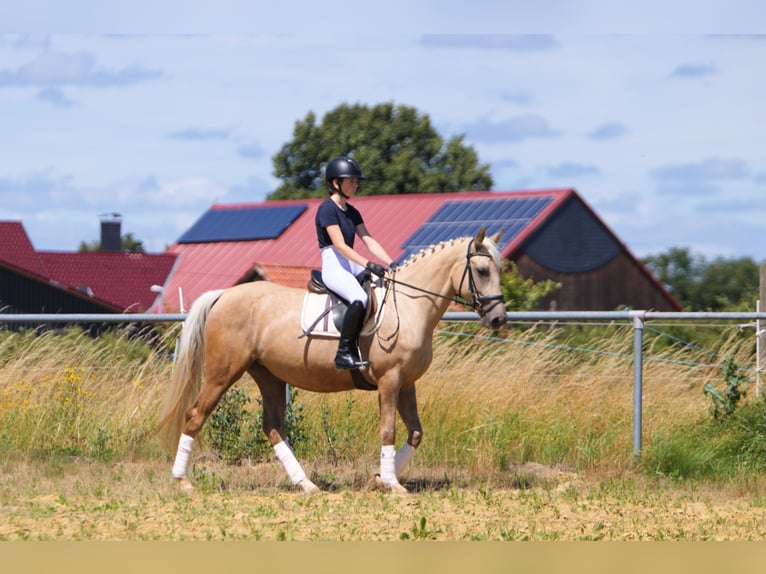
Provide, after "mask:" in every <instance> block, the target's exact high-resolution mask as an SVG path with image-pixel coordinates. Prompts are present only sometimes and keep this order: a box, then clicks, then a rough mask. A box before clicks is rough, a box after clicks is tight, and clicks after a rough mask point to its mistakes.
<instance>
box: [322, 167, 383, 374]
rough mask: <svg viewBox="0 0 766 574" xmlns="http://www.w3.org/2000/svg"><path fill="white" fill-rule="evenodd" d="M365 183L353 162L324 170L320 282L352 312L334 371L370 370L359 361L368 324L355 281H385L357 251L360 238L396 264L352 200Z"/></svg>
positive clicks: (345, 321)
mask: <svg viewBox="0 0 766 574" xmlns="http://www.w3.org/2000/svg"><path fill="white" fill-rule="evenodd" d="M363 179H364V176H363V175H362V168H361V167H359V164H358V163H357V162H356V161H355V160H353V159H351V158H350V157H344V156H341V157H336V158H334V159H332V160H330V162H329V163H328V164H327V167H326V168H325V180H326V181H327V183H328V184H329V185H330V189H329V190H328V194H329V196H328V197H327V199H325V200H324V201H323V202H322V203H321V204H320V205H319V208H318V209H317V214H316V230H317V239H318V240H319V249H320V250H321V252H322V280H323V281H324V284H325V285H326V286H327V288H328V289H330V290H331V291H334V292H335V293H337V294H338V295H340V296H341V297H343V298H344V299H345V300H346V301H347V302H348V309H347V310H346V314H345V316H344V318H343V325H342V326H341V330H340V342H339V343H338V352H337V354H336V355H335V368H336V369H358V368H360V367H364V366H366V365H368V364H369V363H368V362H365V361H362V359H361V357H360V356H359V332H360V331H361V329H362V324H363V322H364V315H365V309H366V307H367V293H366V292H365V290H364V289H363V288H362V286H361V285H360V283H359V280H358V279H357V275H359V274H360V273H361V272H363V271H364V270H365V269H367V270H369V271H371V272H372V273H374V274H375V275H377V276H379V277H382V276H383V275H384V274H385V273H386V269H385V267H383V266H382V265H380V264H378V263H375V262H373V261H368V260H367V258H365V257H363V256H362V255H361V254H360V253H359V252H357V251H356V250H354V237H355V236H356V235H358V236H359V238H360V239H361V240H362V241H363V242H364V244H365V245H366V246H367V249H369V251H370V253H372V254H373V255H374V256H375V257H377V258H378V259H380V260H381V261H386V262H388V264H389V267H390V266H391V265H393V264H394V261H393V259H392V258H391V256H390V255H389V254H388V253H387V252H386V250H385V249H383V247H382V246H381V245H380V243H378V242H377V241H376V240H375V239H374V238H373V237H372V235H370V232H369V231H368V230H367V227H366V226H365V225H364V220H363V219H362V215H361V214H360V213H359V211H358V210H357V209H356V208H355V207H354V206H353V205H351V204H350V203H348V200H349V199H350V198H351V197H354V196H355V195H356V191H357V188H358V186H359V182H360V181H361V180H363Z"/></svg>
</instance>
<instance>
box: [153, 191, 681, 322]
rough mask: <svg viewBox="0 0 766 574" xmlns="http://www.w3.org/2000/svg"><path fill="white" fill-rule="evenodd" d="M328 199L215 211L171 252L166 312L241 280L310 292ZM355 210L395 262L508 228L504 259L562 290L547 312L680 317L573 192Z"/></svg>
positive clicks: (358, 202) (404, 202) (407, 201)
mask: <svg viewBox="0 0 766 574" xmlns="http://www.w3.org/2000/svg"><path fill="white" fill-rule="evenodd" d="M323 199H324V198H323V197H317V198H311V199H300V200H289V201H288V200H283V201H267V202H259V203H242V204H229V205H224V204H214V205H213V206H211V207H210V209H208V211H207V212H205V213H204V214H203V215H202V216H201V217H200V218H199V219H198V220H197V221H196V222H195V223H194V224H193V225H192V226H191V227H190V228H189V229H188V230H187V231H186V232H185V233H184V234H183V235H182V236H181V237H180V238H179V239H178V241H177V242H176V243H175V244H173V245H172V246H171V247H170V249H169V250H168V252H169V254H172V255H174V256H177V257H178V264H177V266H176V268H175V270H174V271H173V273H172V275H171V277H170V280H169V282H168V284H167V287H166V289H165V292H164V295H163V304H164V308H165V310H166V311H183V310H184V309H188V307H189V306H190V304H191V303H192V302H193V301H194V299H196V298H197V297H198V296H199V295H200V294H201V293H203V292H205V291H208V290H212V289H218V288H225V287H230V286H233V285H235V284H237V283H242V282H245V281H252V280H270V281H274V282H277V283H281V284H284V285H288V286H292V287H298V288H303V287H305V285H306V283H307V281H308V278H309V274H310V271H311V269H315V268H319V267H320V266H321V262H320V255H319V249H318V247H317V244H316V231H315V226H314V216H315V214H316V210H317V207H318V206H319V204H320V203H321V202H322V201H323ZM352 203H353V205H355V206H356V207H357V208H358V209H359V210H360V211H361V212H362V214H363V216H364V219H365V224H366V225H367V227H368V229H370V231H371V232H372V233H373V235H374V236H375V237H376V239H378V241H379V242H380V243H381V244H382V245H384V246H385V247H386V250H387V251H388V252H389V253H390V254H391V255H392V256H393V257H395V258H396V259H397V260H399V261H403V260H404V259H406V258H407V257H408V256H409V255H410V254H412V253H414V252H417V251H419V250H420V249H422V248H424V247H427V246H429V245H432V244H434V243H438V242H440V241H443V240H447V239H451V238H454V237H460V236H466V235H473V234H475V233H476V231H477V230H478V229H479V228H480V227H482V226H486V227H487V230H488V233H494V232H496V231H498V230H499V229H501V228H502V229H504V231H505V233H504V236H503V238H502V240H501V242H500V245H499V247H500V250H501V253H502V256H503V258H504V259H506V260H509V261H513V262H515V263H516V265H517V267H518V270H519V272H520V273H521V275H522V276H523V277H525V278H531V279H533V280H534V281H542V280H545V279H551V280H554V281H557V282H559V283H561V285H562V287H561V288H560V289H558V290H557V291H556V292H554V293H552V294H551V295H549V296H548V297H547V298H546V299H545V301H543V303H542V305H541V308H542V309H558V310H562V311H563V310H615V309H617V308H622V307H624V306H629V307H631V308H634V309H647V310H649V309H651V310H656V311H678V310H680V309H681V306H680V305H679V303H678V302H677V301H676V300H675V298H674V297H673V296H672V294H670V293H669V292H668V291H667V289H666V288H665V287H664V286H663V285H662V284H661V283H660V282H659V281H658V280H657V279H656V278H655V277H654V276H653V275H652V274H651V273H650V272H649V270H648V269H647V268H646V267H645V266H644V265H643V264H642V263H641V262H640V261H639V260H638V259H637V258H636V257H634V256H633V255H632V254H631V253H630V251H629V250H628V248H627V247H626V246H625V244H624V243H622V242H621V241H620V240H619V238H618V237H617V236H616V235H615V233H614V232H612V231H611V230H610V229H609V228H608V227H607V225H606V224H605V223H604V222H603V221H602V220H601V219H600V218H599V217H598V216H597V215H596V213H595V212H594V211H593V210H592V209H591V208H590V207H589V206H588V205H587V204H586V203H585V201H583V199H582V198H581V197H580V196H579V194H578V193H577V192H576V191H575V190H574V189H549V190H540V191H515V192H491V191H486V192H458V193H434V194H430V193H427V194H406V195H385V196H382V195H378V196H360V197H355V198H354V199H353V200H352ZM357 245H358V246H359V250H360V251H361V252H362V253H365V254H366V255H368V256H369V253H366V251H365V247H364V245H363V244H362V242H357Z"/></svg>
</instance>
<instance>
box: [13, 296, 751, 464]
mask: <svg viewBox="0 0 766 574" xmlns="http://www.w3.org/2000/svg"><path fill="white" fill-rule="evenodd" d="M507 317H508V320H509V321H529V322H546V323H548V322H551V321H560V322H569V321H610V322H614V323H620V322H624V323H627V324H632V326H633V453H634V456H635V457H637V458H638V457H639V456H640V454H641V446H642V445H641V435H642V432H641V431H642V415H643V406H642V400H643V363H644V353H643V337H644V326H645V325H646V322H647V321H656V320H663V321H675V320H685V321H691V322H695V321H742V322H747V324H746V325H745V326H747V327H752V328H754V332H755V337H756V368H755V379H756V381H755V389H756V390H755V392H756V396H759V395H760V392H761V378H762V373H763V370H762V365H763V363H764V357H763V355H764V349H766V344H765V343H766V329H764V327H765V326H766V313H763V312H761V305H760V301H759V302H758V307H757V311H756V312H755V313H747V312H741V313H740V312H722V313H713V312H710V313H705V312H694V313H690V312H688V313H687V312H660V311H511V312H508V313H507ZM185 318H186V314H185V313H172V314H161V315H160V314H131V315H127V314H126V315H117V314H16V315H12V314H0V324H3V323H25V324H46V323H89V324H94V323H163V322H175V321H183V320H184V319H185ZM476 320H478V316H477V315H476V313H473V312H451V313H446V314H445V315H444V321H476Z"/></svg>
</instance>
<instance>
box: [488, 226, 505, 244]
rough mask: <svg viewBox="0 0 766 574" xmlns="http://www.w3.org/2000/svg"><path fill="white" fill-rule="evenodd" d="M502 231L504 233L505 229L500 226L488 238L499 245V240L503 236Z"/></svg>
mask: <svg viewBox="0 0 766 574" xmlns="http://www.w3.org/2000/svg"><path fill="white" fill-rule="evenodd" d="M503 233H505V229H503V228H502V227H501V228H500V231H498V232H497V233H495V234H494V235H493V236H492V237H490V239H491V240H492V241H494V242H495V245H500V240H501V239H502V238H503Z"/></svg>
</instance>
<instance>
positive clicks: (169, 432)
mask: <svg viewBox="0 0 766 574" xmlns="http://www.w3.org/2000/svg"><path fill="white" fill-rule="evenodd" d="M222 293H223V289H218V290H215V291H208V292H206V293H203V294H202V295H200V296H199V297H198V298H197V299H196V300H195V301H194V304H193V305H192V307H191V309H190V310H189V314H188V315H187V316H186V319H185V320H184V324H183V330H182V331H181V340H180V342H179V345H178V354H177V355H176V364H175V368H174V369H173V380H172V382H171V384H170V388H169V389H168V391H167V393H166V395H165V401H164V404H163V408H162V415H161V416H160V423H159V427H158V428H159V432H160V436H161V439H162V444H163V446H164V447H165V448H167V449H168V450H169V451H170V452H175V449H176V446H177V445H178V439H179V437H180V436H181V432H182V431H183V427H184V424H185V423H186V411H187V410H188V409H189V407H191V406H192V405H193V404H194V401H195V400H196V398H197V395H198V394H199V391H200V388H201V387H202V372H203V369H204V367H205V323H206V322H207V316H208V313H210V309H212V308H213V305H214V304H215V302H216V301H217V300H218V298H219V297H220V296H221V294H222Z"/></svg>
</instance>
